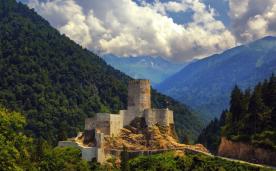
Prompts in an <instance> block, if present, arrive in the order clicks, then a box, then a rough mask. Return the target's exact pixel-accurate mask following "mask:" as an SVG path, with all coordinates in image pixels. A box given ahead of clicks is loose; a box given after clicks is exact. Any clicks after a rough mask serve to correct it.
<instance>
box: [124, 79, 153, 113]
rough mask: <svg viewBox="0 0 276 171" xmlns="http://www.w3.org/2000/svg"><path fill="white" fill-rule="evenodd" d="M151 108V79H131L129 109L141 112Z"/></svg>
mask: <svg viewBox="0 0 276 171" xmlns="http://www.w3.org/2000/svg"><path fill="white" fill-rule="evenodd" d="M150 108H151V97H150V81H149V80H142V79H140V80H131V81H130V82H129V84H128V109H134V110H138V111H140V112H142V111H144V110H145V109H150Z"/></svg>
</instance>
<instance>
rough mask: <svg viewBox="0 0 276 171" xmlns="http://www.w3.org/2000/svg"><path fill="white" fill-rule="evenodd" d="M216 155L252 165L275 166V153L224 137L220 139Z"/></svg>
mask: <svg viewBox="0 0 276 171" xmlns="http://www.w3.org/2000/svg"><path fill="white" fill-rule="evenodd" d="M218 155H219V156H223V157H229V158H233V159H239V160H245V161H248V162H253V163H262V164H267V165H276V151H271V150H267V149H264V148H258V147H254V146H253V145H250V144H246V143H243V142H233V141H230V140H228V139H227V138H225V137H222V138H221V143H220V146H219V150H218Z"/></svg>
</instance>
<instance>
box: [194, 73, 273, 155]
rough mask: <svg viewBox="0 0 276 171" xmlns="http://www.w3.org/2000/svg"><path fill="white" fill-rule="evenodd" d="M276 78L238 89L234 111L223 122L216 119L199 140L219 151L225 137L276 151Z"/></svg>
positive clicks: (211, 148) (233, 100) (233, 99)
mask: <svg viewBox="0 0 276 171" xmlns="http://www.w3.org/2000/svg"><path fill="white" fill-rule="evenodd" d="M275 118H276V77H275V76H274V75H272V76H271V77H270V79H269V80H265V81H263V82H262V83H259V84H257V85H256V86H255V88H254V89H253V90H250V89H247V90H245V91H242V90H241V89H240V88H239V87H238V86H236V87H235V88H234V89H233V91H232V94H231V101H230V110H229V112H228V111H224V112H223V113H222V115H221V118H220V121H218V120H217V119H215V120H214V121H212V122H210V124H209V125H208V126H207V127H206V128H205V129H203V131H202V133H201V134H200V136H199V138H198V141H199V142H201V143H203V144H205V145H206V146H207V147H208V148H209V149H210V150H212V151H216V150H217V147H218V145H219V143H217V142H219V140H220V137H221V136H226V137H227V138H228V139H231V140H233V141H244V142H247V143H250V144H253V145H255V146H258V147H263V148H269V149H272V150H276V119H275Z"/></svg>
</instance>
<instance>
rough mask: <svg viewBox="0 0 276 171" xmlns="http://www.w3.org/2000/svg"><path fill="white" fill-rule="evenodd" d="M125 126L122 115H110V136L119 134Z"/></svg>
mask: <svg viewBox="0 0 276 171" xmlns="http://www.w3.org/2000/svg"><path fill="white" fill-rule="evenodd" d="M122 128H123V117H122V116H121V115H114V114H112V115H110V136H117V135H119V134H120V130H121V129H122Z"/></svg>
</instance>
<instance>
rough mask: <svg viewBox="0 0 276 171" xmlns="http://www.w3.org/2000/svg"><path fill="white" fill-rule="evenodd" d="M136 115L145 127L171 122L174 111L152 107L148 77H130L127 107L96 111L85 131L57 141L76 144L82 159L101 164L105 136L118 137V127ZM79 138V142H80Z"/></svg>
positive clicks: (86, 121)
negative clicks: (141, 78)
mask: <svg viewBox="0 0 276 171" xmlns="http://www.w3.org/2000/svg"><path fill="white" fill-rule="evenodd" d="M135 118H144V120H145V123H146V126H147V127H151V126H154V125H156V124H158V125H161V126H167V127H169V126H171V125H173V124H174V120H173V111H171V110H169V109H153V108H151V89H150V82H149V80H132V81H130V82H129V85H128V107H127V110H120V111H119V114H110V113H97V114H96V115H95V116H94V117H92V118H86V119H85V131H84V133H79V135H78V136H77V137H76V138H74V139H72V140H68V141H60V142H59V146H73V147H78V148H80V149H81V151H82V158H83V159H86V160H88V161H91V160H92V159H93V158H96V159H97V161H98V162H100V163H102V162H104V161H105V160H106V159H107V158H108V154H106V152H105V151H106V150H105V146H104V143H105V138H106V137H117V136H119V134H120V132H121V130H122V129H123V128H124V127H125V126H128V125H129V124H130V123H131V122H132V121H133V120H134V119H135ZM80 139H81V141H79V140H80Z"/></svg>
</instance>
